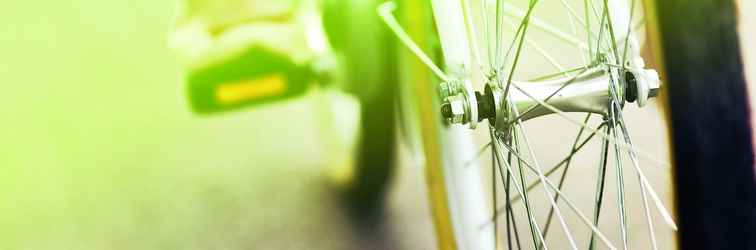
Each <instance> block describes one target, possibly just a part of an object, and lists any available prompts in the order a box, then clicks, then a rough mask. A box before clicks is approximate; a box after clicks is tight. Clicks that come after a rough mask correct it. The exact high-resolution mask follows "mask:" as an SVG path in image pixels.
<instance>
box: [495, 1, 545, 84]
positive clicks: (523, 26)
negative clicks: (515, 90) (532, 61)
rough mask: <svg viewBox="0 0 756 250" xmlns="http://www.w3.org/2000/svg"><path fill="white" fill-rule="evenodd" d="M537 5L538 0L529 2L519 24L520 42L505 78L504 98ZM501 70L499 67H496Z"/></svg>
mask: <svg viewBox="0 0 756 250" xmlns="http://www.w3.org/2000/svg"><path fill="white" fill-rule="evenodd" d="M537 3H538V0H530V4H529V5H528V11H527V12H526V13H525V17H524V18H523V19H522V21H521V22H520V28H518V29H522V32H521V33H520V42H519V43H518V44H517V50H516V51H515V57H514V61H513V62H512V67H511V69H510V70H509V75H508V76H507V85H506V86H505V87H504V96H507V93H508V92H509V86H510V85H511V84H512V78H513V77H514V72H515V70H517V64H518V62H519V61H520V53H521V52H522V44H523V42H524V41H525V34H526V33H527V31H528V23H529V21H530V16H531V14H532V13H533V9H534V8H535V5H536V4H537ZM498 68H501V67H498Z"/></svg>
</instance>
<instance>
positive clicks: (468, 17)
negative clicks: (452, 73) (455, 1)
mask: <svg viewBox="0 0 756 250" xmlns="http://www.w3.org/2000/svg"><path fill="white" fill-rule="evenodd" d="M462 8H463V9H464V15H465V28H466V29H465V30H466V31H467V40H469V41H470V45H471V47H472V48H471V49H472V52H473V53H472V54H473V58H474V59H475V62H476V63H477V64H478V67H483V62H481V60H480V51H479V50H478V38H477V37H476V36H477V34H478V33H477V32H476V31H475V26H474V25H473V20H472V14H470V11H471V9H470V0H462Z"/></svg>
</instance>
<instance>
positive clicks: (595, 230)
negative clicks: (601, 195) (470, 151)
mask: <svg viewBox="0 0 756 250" xmlns="http://www.w3.org/2000/svg"><path fill="white" fill-rule="evenodd" d="M501 146H503V147H505V148H506V149H507V151H509V152H512V153H513V155H515V157H517V158H518V159H519V161H520V162H522V163H523V165H525V166H526V167H528V169H530V170H531V171H532V172H535V171H536V170H535V169H534V168H533V166H532V165H531V164H530V163H528V162H527V161H526V160H524V159H523V158H522V156H520V155H519V154H518V153H517V152H516V151H514V150H513V149H512V148H511V147H509V146H507V145H506V144H502V145H501ZM544 180H545V181H546V182H545V183H546V187H548V188H551V190H553V191H555V192H556V193H557V194H559V199H561V200H562V201H563V202H564V203H565V204H567V206H568V207H569V208H570V209H571V210H572V211H573V212H575V214H577V215H578V217H579V218H580V220H581V221H582V222H583V224H585V225H586V226H588V227H589V228H591V230H592V231H593V233H594V234H595V235H597V236H598V237H599V239H601V240H602V241H603V242H604V244H606V246H608V247H609V248H611V249H617V248H616V247H614V245H613V244H612V243H611V242H610V241H609V239H608V238H607V237H606V235H604V233H602V232H601V231H599V229H598V227H596V226H595V225H594V224H592V223H591V222H590V220H588V218H587V217H586V216H585V214H583V212H581V211H580V210H579V209H578V208H577V206H575V203H573V202H572V200H570V199H569V197H567V196H566V195H565V194H564V193H562V191H561V190H559V189H557V188H556V185H554V183H552V182H551V181H550V180H549V179H548V178H545V179H544Z"/></svg>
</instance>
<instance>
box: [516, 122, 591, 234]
mask: <svg viewBox="0 0 756 250" xmlns="http://www.w3.org/2000/svg"><path fill="white" fill-rule="evenodd" d="M513 110H514V112H515V114H517V113H518V112H517V108H514V109H513ZM517 126H518V127H519V129H520V131H521V134H522V139H523V142H525V148H526V149H527V150H528V153H529V154H530V157H531V159H533V163H534V164H535V171H536V173H537V174H538V178H539V179H540V180H541V181H542V182H546V181H545V180H546V176H544V175H543V172H542V171H541V165H540V164H539V163H538V160H537V159H538V158H537V157H536V156H535V152H534V151H533V148H532V147H531V146H530V142H529V140H528V136H527V135H526V133H525V129H524V128H523V126H522V121H521V120H518V122H517ZM523 184H524V182H523ZM543 190H544V194H545V195H546V198H547V199H548V200H549V203H550V204H551V208H553V209H554V210H553V211H554V212H555V213H556V216H557V219H558V220H559V223H560V225H561V226H562V230H564V234H565V236H567V240H569V242H570V245H571V246H572V249H577V245H576V244H575V239H574V238H573V236H572V232H570V229H569V227H568V226H567V222H566V221H564V216H562V212H561V210H560V209H559V206H558V205H557V203H556V201H553V200H551V197H553V196H554V195H553V194H552V193H551V192H550V191H549V189H548V188H544V189H543ZM544 237H545V236H544Z"/></svg>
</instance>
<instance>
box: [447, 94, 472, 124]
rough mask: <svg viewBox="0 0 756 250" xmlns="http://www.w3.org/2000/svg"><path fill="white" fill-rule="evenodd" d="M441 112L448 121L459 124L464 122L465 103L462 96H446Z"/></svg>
mask: <svg viewBox="0 0 756 250" xmlns="http://www.w3.org/2000/svg"><path fill="white" fill-rule="evenodd" d="M441 112H442V113H443V115H444V117H446V119H447V120H448V121H449V123H456V124H461V123H464V122H465V115H466V113H467V103H466V101H465V98H464V96H462V95H453V96H449V97H447V98H446V100H445V101H444V105H443V106H442V108H441Z"/></svg>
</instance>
